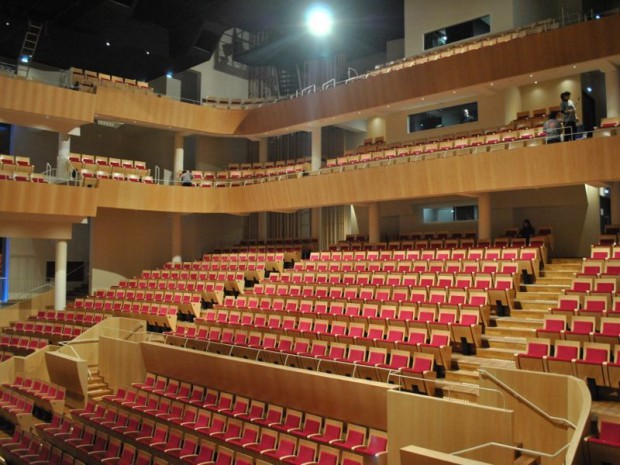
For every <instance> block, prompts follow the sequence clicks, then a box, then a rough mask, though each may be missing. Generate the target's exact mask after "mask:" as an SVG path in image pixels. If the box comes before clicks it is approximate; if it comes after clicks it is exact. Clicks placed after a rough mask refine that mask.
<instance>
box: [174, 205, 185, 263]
mask: <svg viewBox="0 0 620 465" xmlns="http://www.w3.org/2000/svg"><path fill="white" fill-rule="evenodd" d="M182 254H183V226H182V223H181V215H180V214H178V213H177V214H175V215H172V261H173V262H175V263H180V262H182V261H183V257H182Z"/></svg>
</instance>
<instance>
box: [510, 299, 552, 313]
mask: <svg viewBox="0 0 620 465" xmlns="http://www.w3.org/2000/svg"><path fill="white" fill-rule="evenodd" d="M557 303H558V300H557V299H555V300H524V301H516V302H515V307H517V310H519V309H521V310H546V311H548V310H549V309H550V308H553V307H555V306H557Z"/></svg>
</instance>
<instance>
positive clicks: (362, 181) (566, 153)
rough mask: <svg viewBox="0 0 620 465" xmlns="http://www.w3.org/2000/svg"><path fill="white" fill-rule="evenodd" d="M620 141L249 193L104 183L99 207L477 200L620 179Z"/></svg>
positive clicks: (204, 208) (380, 170)
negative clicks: (501, 193)
mask: <svg viewBox="0 0 620 465" xmlns="http://www.w3.org/2000/svg"><path fill="white" fill-rule="evenodd" d="M618 141H619V139H618V137H607V138H595V139H587V140H582V141H576V142H572V143H570V144H553V145H548V146H540V147H530V148H524V149H513V150H508V151H495V152H490V153H481V154H475V155H466V156H458V157H450V158H445V159H434V160H426V161H420V162H413V163H406V164H400V165H392V166H383V167H376V168H365V169H359V170H354V171H346V172H343V173H333V174H325V175H320V176H307V177H303V178H300V179H291V180H284V181H276V182H269V183H263V184H255V185H250V186H244V187H234V188H217V189H198V188H187V187H170V186H147V185H141V184H135V183H119V182H115V181H106V180H103V181H101V182H100V187H99V191H100V196H99V199H98V201H99V206H100V207H109V208H123V209H135V210H152V211H169V212H180V213H190V212H196V213H232V214H246V213H251V212H259V211H294V210H297V209H302V208H312V207H323V206H332V205H346V204H363V203H369V202H377V201H389V200H399V199H414V198H432V197H441V196H448V195H459V194H465V195H471V194H475V193H479V192H497V191H510V190H519V189H529V188H533V187H554V186H565V185H575V184H583V183H588V182H589V183H599V182H607V181H614V180H617V179H620V157H618V156H617V154H616V151H617V145H618Z"/></svg>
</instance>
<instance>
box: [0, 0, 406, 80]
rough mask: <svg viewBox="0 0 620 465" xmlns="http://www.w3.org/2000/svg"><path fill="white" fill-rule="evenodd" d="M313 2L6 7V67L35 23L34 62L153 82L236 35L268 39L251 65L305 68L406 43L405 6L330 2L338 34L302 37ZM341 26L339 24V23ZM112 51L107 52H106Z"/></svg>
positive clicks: (43, 2) (77, 0)
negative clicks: (236, 31) (325, 57)
mask: <svg viewBox="0 0 620 465" xmlns="http://www.w3.org/2000/svg"><path fill="white" fill-rule="evenodd" d="M309 3H310V2H309V1H307V0H0V57H3V58H0V60H2V59H4V61H9V62H12V63H15V62H16V61H17V60H18V57H19V54H20V50H21V48H22V43H23V41H24V37H25V35H26V31H27V29H28V23H29V21H30V22H32V23H34V24H40V25H42V26H43V28H42V30H41V34H40V39H39V42H38V45H37V48H36V51H35V53H34V58H33V61H35V62H37V63H42V64H46V65H50V66H54V67H58V68H68V67H70V66H74V67H77V68H84V69H90V70H93V71H98V72H105V73H109V74H114V75H118V76H123V77H129V78H135V79H140V80H151V79H154V78H156V77H159V76H162V75H163V74H165V73H166V72H168V71H173V72H179V71H183V70H185V69H187V68H190V67H192V66H195V65H197V64H199V63H203V62H205V61H208V60H209V58H210V57H211V55H212V53H213V51H214V50H215V47H216V45H217V43H218V41H219V39H220V37H221V35H222V34H223V33H224V32H225V31H227V30H228V29H230V28H232V27H237V28H241V29H244V30H246V31H251V32H268V33H269V36H270V37H272V38H273V39H274V42H273V43H272V44H271V45H268V46H263V47H261V48H260V49H258V50H256V51H255V52H249V53H248V52H246V53H244V54H241V55H239V57H238V59H239V60H241V61H244V62H246V63H248V64H256V65H258V64H261V65H262V64H275V65H277V64H278V63H280V62H282V61H287V62H290V61H291V60H298V61H301V60H303V58H305V57H307V56H316V55H322V54H326V53H332V52H341V51H344V52H346V53H347V56H348V57H349V58H355V57H359V56H365V55H371V54H375V53H379V52H382V51H384V50H385V43H386V41H388V40H393V39H398V38H401V37H403V35H404V32H403V30H404V26H403V0H332V1H331V2H323V3H331V4H332V7H333V9H334V13H335V15H336V18H337V19H336V21H337V22H336V26H335V31H334V32H335V34H333V35H332V36H331V38H330V40H329V42H318V41H316V40H315V39H311V38H309V37H308V36H307V35H305V33H304V32H303V29H304V26H303V12H304V10H305V8H306V7H307V6H308V4H309ZM338 18H341V19H338ZM106 43H109V45H106Z"/></svg>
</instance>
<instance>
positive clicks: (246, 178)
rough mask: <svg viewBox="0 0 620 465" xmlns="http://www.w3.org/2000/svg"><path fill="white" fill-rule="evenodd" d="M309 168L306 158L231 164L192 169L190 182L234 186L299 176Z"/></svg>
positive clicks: (201, 185)
mask: <svg viewBox="0 0 620 465" xmlns="http://www.w3.org/2000/svg"><path fill="white" fill-rule="evenodd" d="M310 169H311V165H310V162H309V161H308V159H307V158H300V159H295V160H286V161H285V160H282V161H277V162H256V163H242V164H231V165H230V166H229V169H227V170H221V171H200V170H193V171H192V172H191V173H192V184H193V185H194V186H197V187H207V188H210V187H235V186H244V185H248V184H255V183H261V182H269V181H277V180H280V179H286V178H292V177H301V176H303V175H305V174H306V173H308V172H309V171H310Z"/></svg>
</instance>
